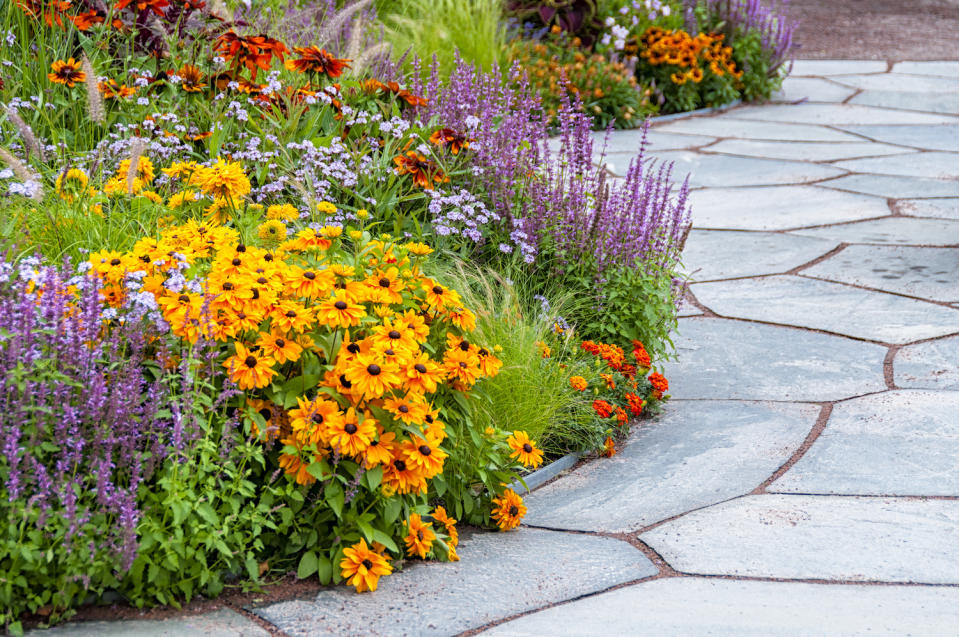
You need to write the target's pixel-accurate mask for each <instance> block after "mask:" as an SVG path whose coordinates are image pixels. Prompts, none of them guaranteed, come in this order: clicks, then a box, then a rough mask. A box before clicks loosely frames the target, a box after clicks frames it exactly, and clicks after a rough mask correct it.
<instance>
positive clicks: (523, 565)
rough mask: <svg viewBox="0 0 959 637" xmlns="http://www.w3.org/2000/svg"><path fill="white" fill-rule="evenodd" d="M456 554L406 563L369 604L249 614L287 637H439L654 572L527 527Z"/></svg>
mask: <svg viewBox="0 0 959 637" xmlns="http://www.w3.org/2000/svg"><path fill="white" fill-rule="evenodd" d="M458 553H459V555H460V558H461V560H460V561H459V562H455V563H450V564H441V563H423V562H413V563H409V562H408V563H407V567H406V569H405V570H403V571H402V572H400V573H394V574H393V575H390V576H389V577H385V578H382V579H381V580H380V584H379V588H378V590H377V591H376V593H374V594H372V595H370V594H357V593H355V592H353V591H352V589H347V588H346V587H337V588H335V589H329V590H325V591H323V592H321V593H320V594H319V595H317V597H316V598H315V599H313V600H301V601H290V602H281V603H279V604H273V605H272V606H267V607H265V608H260V609H257V610H256V611H255V612H256V613H257V614H258V615H260V616H261V617H263V618H265V619H266V620H267V621H269V622H271V623H273V624H274V625H276V626H277V627H278V628H280V630H282V631H284V632H285V633H286V634H287V635H293V636H296V635H310V636H314V635H317V636H318V635H336V636H339V635H357V636H359V635H376V636H392V635H397V636H399V635H404V636H406V635H416V636H429V635H437V636H438V635H443V636H446V635H454V634H457V633H460V632H463V631H466V630H470V629H473V628H478V627H480V626H484V625H486V624H488V623H490V622H494V621H497V620H501V619H503V618H505V617H509V616H510V615H515V614H517V613H522V612H526V611H530V610H534V609H537V608H542V607H543V606H546V605H548V604H552V603H556V602H560V601H565V600H568V599H573V598H576V597H579V596H582V595H586V594H589V593H595V592H597V591H601V590H605V589H607V588H610V587H611V586H615V585H617V584H621V583H623V582H628V581H631V580H635V579H639V578H643V577H648V576H651V575H654V574H655V573H656V572H657V569H656V567H655V566H654V565H653V564H652V562H650V561H649V560H648V559H647V558H646V557H645V556H644V555H643V554H642V553H641V552H640V551H639V550H637V549H636V548H634V547H632V546H631V545H629V544H628V543H626V542H623V541H620V540H614V539H611V538H605V537H596V536H589V535H579V534H570V533H559V532H554V531H543V530H538V529H528V528H520V529H518V530H516V531H511V532H509V533H478V534H475V535H473V536H472V537H470V538H464V539H463V541H462V543H461V544H460V546H459V548H458Z"/></svg>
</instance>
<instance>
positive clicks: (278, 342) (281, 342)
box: [274, 338, 286, 347]
mask: <svg viewBox="0 0 959 637" xmlns="http://www.w3.org/2000/svg"><path fill="white" fill-rule="evenodd" d="M274 343H276V346H277V347H286V341H284V340H283V339H282V338H278V339H276V340H275V341H274Z"/></svg>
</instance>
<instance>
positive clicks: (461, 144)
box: [430, 128, 473, 155]
mask: <svg viewBox="0 0 959 637" xmlns="http://www.w3.org/2000/svg"><path fill="white" fill-rule="evenodd" d="M471 141H473V139H472V138H471V137H467V136H466V135H465V134H464V133H460V132H457V131H455V130H453V129H452V128H441V129H439V130H438V131H436V132H435V133H433V134H432V135H430V143H432V144H435V145H436V146H439V147H440V148H449V149H450V152H451V153H453V154H454V155H458V154H459V152H460V149H462V148H469V147H470V142H471Z"/></svg>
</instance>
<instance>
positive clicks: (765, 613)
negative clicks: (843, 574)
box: [481, 577, 959, 637]
mask: <svg viewBox="0 0 959 637" xmlns="http://www.w3.org/2000/svg"><path fill="white" fill-rule="evenodd" d="M957 625H959V589H957V588H952V587H932V586H870V585H868V584H851V585H841V584H808V583H805V582H754V581H736V580H728V579H717V578H702V577H673V578H668V579H659V580H652V581H649V582H643V583H641V584H635V585H633V586H628V587H625V588H621V589H617V590H615V591H610V592H608V593H603V594H601V595H594V596H592V597H587V598H585V599H580V600H576V601H575V602H572V603H569V604H563V605H562V606H556V607H554V608H548V609H546V610H543V611H540V612H538V613H534V614H532V615H526V616H524V617H519V618H517V619H514V620H513V621H510V622H506V623H504V624H500V625H499V626H494V627H493V628H490V629H489V630H487V631H485V632H483V633H481V634H483V635H488V636H489V637H541V636H542V635H550V636H552V637H586V636H593V635H737V636H740V637H758V636H760V635H762V636H767V635H779V636H783V637H808V636H809V635H819V634H823V633H824V631H826V630H827V628H826V627H828V632H829V634H831V635H847V636H853V635H855V636H865V635H869V636H871V637H882V636H885V637H900V636H901V635H949V634H953V633H954V632H955V630H956V626H957Z"/></svg>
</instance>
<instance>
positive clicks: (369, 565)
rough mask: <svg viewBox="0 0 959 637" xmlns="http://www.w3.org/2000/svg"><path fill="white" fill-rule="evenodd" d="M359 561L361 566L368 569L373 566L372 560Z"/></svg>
mask: <svg viewBox="0 0 959 637" xmlns="http://www.w3.org/2000/svg"><path fill="white" fill-rule="evenodd" d="M360 563H361V564H362V565H363V566H365V567H366V570H370V569H371V568H373V562H371V561H369V560H363V561H362V562H360Z"/></svg>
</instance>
